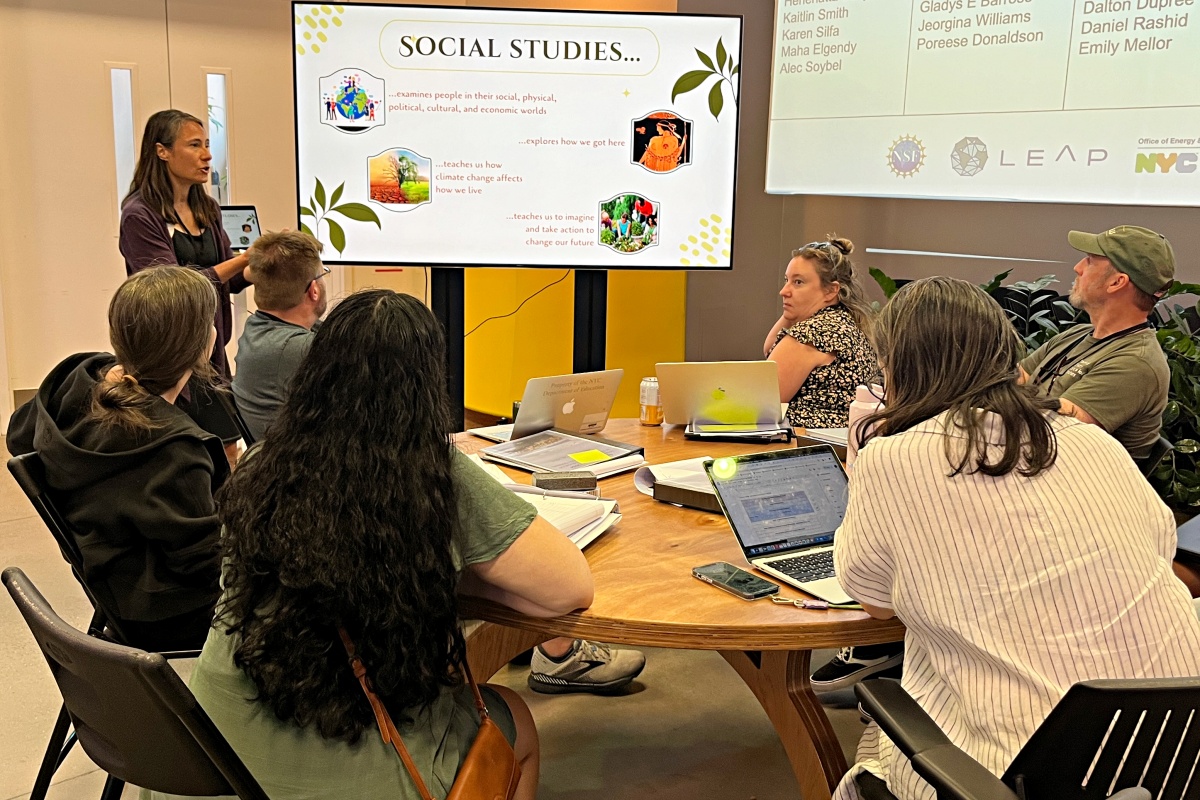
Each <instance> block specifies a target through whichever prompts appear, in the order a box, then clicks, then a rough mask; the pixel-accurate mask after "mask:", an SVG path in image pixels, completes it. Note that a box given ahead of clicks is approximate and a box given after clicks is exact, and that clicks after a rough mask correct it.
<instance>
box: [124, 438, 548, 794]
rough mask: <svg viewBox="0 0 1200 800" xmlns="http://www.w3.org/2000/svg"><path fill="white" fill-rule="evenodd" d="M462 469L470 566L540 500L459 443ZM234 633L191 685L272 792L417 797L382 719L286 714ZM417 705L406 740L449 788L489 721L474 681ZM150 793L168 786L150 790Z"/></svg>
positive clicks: (213, 634)
mask: <svg viewBox="0 0 1200 800" xmlns="http://www.w3.org/2000/svg"><path fill="white" fill-rule="evenodd" d="M452 470H453V472H452V475H453V479H454V482H455V486H456V488H457V490H458V514H459V519H460V521H461V524H462V532H463V548H462V552H460V553H456V554H455V561H456V562H457V563H459V564H460V569H461V568H462V567H465V566H469V565H471V564H478V563H482V562H485V561H490V560H492V559H493V558H496V557H497V556H499V555H500V554H501V553H503V552H504V551H505V550H507V549H508V547H509V545H511V544H512V543H513V542H514V541H515V540H516V539H517V537H518V536H520V535H521V534H522V533H523V532H524V531H525V529H526V528H528V527H529V525H530V524H531V523H532V522H533V519H534V517H536V516H537V510H536V509H535V508H534V506H533V505H532V504H530V503H527V502H525V501H524V500H522V499H520V498H519V497H517V496H516V495H515V494H513V493H512V492H510V491H509V490H507V489H505V488H504V487H503V486H501V485H500V484H499V483H497V482H496V481H494V480H492V479H491V478H490V477H488V475H487V474H486V473H485V472H484V471H483V470H481V469H480V468H479V467H478V466H476V465H475V464H473V463H472V462H471V461H470V459H468V458H467V457H466V456H464V455H462V454H461V453H459V452H458V451H455V453H454V460H453V463H452ZM232 639H233V637H231V636H228V635H226V634H225V632H224V631H223V630H219V629H217V628H214V629H213V630H211V631H209V635H208V641H206V642H205V643H204V650H203V652H202V653H201V654H200V658H199V660H198V661H197V662H196V667H195V670H194V671H193V673H192V677H191V680H190V681H189V685H190V686H191V689H192V692H193V693H194V694H195V695H196V698H197V700H199V701H200V705H201V707H202V708H204V710H205V711H206V712H207V713H208V715H209V716H210V717H211V718H212V720H213V722H214V723H216V725H217V728H219V729H220V731H221V733H222V734H224V736H225V738H226V739H228V740H229V743H230V744H231V745H232V746H233V749H234V751H236V752H237V754H238V755H239V756H240V757H241V759H242V761H243V762H245V764H246V766H247V768H249V770H250V772H251V773H252V774H253V775H254V777H255V778H256V779H257V780H258V782H259V784H261V785H262V788H263V790H264V791H265V792H266V794H267V796H268V797H270V798H272V800H318V798H321V800H327V798H335V797H336V798H342V797H344V798H355V800H402V799H403V798H413V800H417V798H418V797H419V795H418V794H417V790H416V787H415V786H414V785H413V782H412V779H411V778H410V777H409V775H408V773H407V772H406V771H405V769H404V765H403V764H402V763H401V761H400V758H399V757H398V756H397V755H396V751H395V750H393V749H392V746H391V745H390V744H384V743H383V740H382V739H381V738H380V736H379V733H378V731H376V730H375V729H374V728H371V729H369V730H365V731H364V732H363V735H362V738H361V739H359V741H358V742H357V743H356V744H353V745H351V744H347V743H346V742H344V741H341V740H329V739H323V738H322V737H321V736H320V734H318V733H317V731H316V730H315V729H313V728H311V727H309V728H301V727H298V726H297V725H296V724H294V723H292V722H282V721H280V720H279V719H278V718H276V716H275V715H274V713H273V712H272V711H271V710H270V709H269V708H268V707H267V706H266V705H264V704H262V703H257V702H254V701H253V700H252V698H253V697H254V696H255V694H257V691H256V689H255V687H254V683H253V682H252V681H251V680H250V679H249V678H248V677H247V676H246V674H245V673H244V672H242V671H241V670H240V669H239V668H238V667H236V666H235V665H234V663H233V648H234V643H233V642H232ZM337 646H338V647H340V646H341V645H340V643H339V644H338V645H337ZM346 669H349V666H347V667H346ZM363 702H366V699H365V698H364V699H363ZM489 705H490V701H489ZM410 713H412V716H413V717H414V721H413V723H412V724H411V725H408V726H401V730H400V733H401V735H402V736H403V738H404V744H405V746H406V747H407V748H408V752H409V754H410V755H411V756H412V758H413V761H414V762H415V763H416V765H417V768H418V769H419V770H420V772H421V774H422V776H423V777H424V779H425V783H426V785H427V786H428V787H429V790H430V791H431V792H432V793H433V794H434V795H435V796H437V797H445V796H446V793H447V791H448V790H449V788H450V786H451V785H452V784H453V783H454V776H455V774H456V773H457V772H458V767H459V764H460V763H461V762H462V759H463V758H464V757H465V756H466V753H467V750H468V749H469V748H470V746H471V742H472V741H474V739H475V733H476V731H477V730H478V729H479V714H478V712H477V711H476V710H475V702H474V699H473V697H472V695H471V690H470V688H469V687H466V686H462V687H458V688H456V689H450V688H446V689H443V690H442V695H441V697H440V698H438V699H437V700H436V701H435V702H434V703H433V705H432V706H431V707H430V708H428V709H423V710H420V711H416V712H410ZM497 721H498V722H500V720H497ZM501 727H502V728H503V727H504V725H503V724H502V726H501ZM142 797H143V800H146V798H156V799H159V800H161V798H164V797H166V796H164V795H162V794H159V793H156V792H143V793H142Z"/></svg>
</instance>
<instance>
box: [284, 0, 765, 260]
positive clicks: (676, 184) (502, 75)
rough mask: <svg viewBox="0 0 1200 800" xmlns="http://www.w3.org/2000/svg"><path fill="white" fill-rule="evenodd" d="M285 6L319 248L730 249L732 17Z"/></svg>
mask: <svg viewBox="0 0 1200 800" xmlns="http://www.w3.org/2000/svg"><path fill="white" fill-rule="evenodd" d="M292 10H293V17H294V26H295V27H294V42H293V44H294V47H293V58H294V72H293V74H294V78H295V99H296V159H297V170H296V174H297V181H298V184H297V190H298V196H299V198H300V201H299V202H300V208H299V209H298V213H299V223H300V225H301V226H302V229H304V230H306V231H308V232H310V233H312V234H313V235H315V236H316V237H317V238H318V239H320V240H321V241H322V242H323V243H324V244H325V250H324V253H323V257H324V258H325V259H326V260H327V261H330V262H343V263H353V264H366V265H419V266H469V267H576V268H592V269H684V270H689V269H690V270H698V269H729V268H732V266H733V260H732V253H733V219H734V184H735V177H736V169H737V138H738V92H739V78H740V74H739V73H740V69H739V65H740V61H741V47H742V20H741V17H740V16H702V15H687V14H641V13H638V14H633V13H616V12H573V11H571V12H568V11H540V10H539V11H524V10H521V11H516V10H501V9H485V8H466V7H434V6H410V5H385V4H361V5H359V4H356V5H339V6H329V5H313V4H310V3H293V4H292Z"/></svg>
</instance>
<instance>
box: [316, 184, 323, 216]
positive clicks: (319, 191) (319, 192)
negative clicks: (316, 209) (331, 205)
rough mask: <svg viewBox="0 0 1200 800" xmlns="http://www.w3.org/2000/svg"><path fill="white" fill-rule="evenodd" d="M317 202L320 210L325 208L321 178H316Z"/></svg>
mask: <svg viewBox="0 0 1200 800" xmlns="http://www.w3.org/2000/svg"><path fill="white" fill-rule="evenodd" d="M316 194H317V202H318V203H320V204H321V210H322V211H324V210H325V187H324V186H322V185H321V179H320V178H317V192H316Z"/></svg>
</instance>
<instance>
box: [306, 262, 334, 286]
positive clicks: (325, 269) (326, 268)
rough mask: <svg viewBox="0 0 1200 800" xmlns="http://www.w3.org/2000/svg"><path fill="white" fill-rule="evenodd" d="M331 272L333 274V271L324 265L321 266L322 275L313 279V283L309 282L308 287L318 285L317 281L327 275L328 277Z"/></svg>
mask: <svg viewBox="0 0 1200 800" xmlns="http://www.w3.org/2000/svg"><path fill="white" fill-rule="evenodd" d="M331 272H333V270H331V269H330V268H329V267H327V266H325V265H324V264H322V265H321V274H320V275H318V276H317V277H315V278H313V279H312V280H311V281H309V282H308V285H309V286H312V285H313V284H314V283H316V282H317V281H319V280H321V278H324V277H325V276H326V275H328V274H329V273H331Z"/></svg>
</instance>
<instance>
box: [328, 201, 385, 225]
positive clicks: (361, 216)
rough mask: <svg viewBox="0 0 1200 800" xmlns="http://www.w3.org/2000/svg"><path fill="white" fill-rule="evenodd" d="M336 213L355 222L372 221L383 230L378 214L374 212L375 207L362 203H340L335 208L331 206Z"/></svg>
mask: <svg viewBox="0 0 1200 800" xmlns="http://www.w3.org/2000/svg"><path fill="white" fill-rule="evenodd" d="M330 211H333V212H335V213H337V214H341V215H342V216H343V217H346V218H347V219H352V220H355V221H356V222H374V223H375V227H377V228H379V230H383V223H381V222H380V221H379V215H378V214H376V213H375V209H373V208H371V207H370V206H364V205H363V204H362V203H342V204H341V205H340V206H338V207H337V208H332V209H330Z"/></svg>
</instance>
